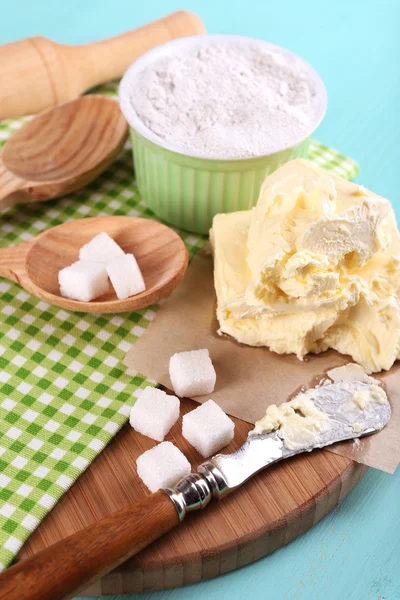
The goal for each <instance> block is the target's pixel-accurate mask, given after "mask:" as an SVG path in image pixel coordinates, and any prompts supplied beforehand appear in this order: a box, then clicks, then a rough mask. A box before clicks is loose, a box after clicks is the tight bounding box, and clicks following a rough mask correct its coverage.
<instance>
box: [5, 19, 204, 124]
mask: <svg viewBox="0 0 400 600" xmlns="http://www.w3.org/2000/svg"><path fill="white" fill-rule="evenodd" d="M204 32H205V28H204V25H203V23H202V21H201V19H200V18H199V17H198V16H197V15H195V14H194V13H192V12H189V11H186V10H180V11H178V12H175V13H172V14H171V15H168V16H167V17H164V18H162V19H159V20H158V21H154V22H153V23H149V24H148V25H144V26H143V27H139V29H134V30H133V31H128V32H127V33H124V34H122V35H118V36H116V37H113V38H109V39H107V40H102V41H100V42H94V43H91V44H82V45H79V46H65V45H63V44H57V43H56V42H52V41H51V40H48V39H47V38H45V37H42V36H36V37H32V38H27V39H25V40H21V41H19V42H12V43H11V44H5V45H4V46H0V82H1V85H0V120H1V119H7V118H11V117H19V116H21V115H26V114H33V113H37V112H40V111H42V110H45V109H46V108H50V107H52V106H56V105H57V104H61V103H62V102H67V101H68V100H73V99H74V98H76V97H77V96H80V95H81V94H82V93H83V92H85V91H86V90H88V89H90V88H92V87H94V86H96V85H99V84H101V83H105V82H106V81H110V80H111V79H116V78H118V77H121V76H122V75H123V73H124V72H125V71H126V69H127V68H128V67H129V65H130V64H131V63H133V62H134V60H136V59H137V58H138V57H139V56H140V55H141V54H143V53H144V52H147V50H150V49H151V48H153V47H154V46H158V45H159V44H163V43H164V42H168V41H169V40H172V39H175V38H180V37H186V36H189V35H198V34H201V33H204Z"/></svg>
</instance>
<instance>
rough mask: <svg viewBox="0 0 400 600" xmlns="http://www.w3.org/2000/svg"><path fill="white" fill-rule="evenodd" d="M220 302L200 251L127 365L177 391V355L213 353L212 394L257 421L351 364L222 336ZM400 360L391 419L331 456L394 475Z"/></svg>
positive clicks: (391, 385)
mask: <svg viewBox="0 0 400 600" xmlns="http://www.w3.org/2000/svg"><path fill="white" fill-rule="evenodd" d="M215 309H216V297H215V292H214V284H213V263H212V257H211V255H210V254H209V253H207V252H206V251H201V252H200V253H199V254H198V255H197V256H196V257H195V258H194V259H193V261H192V263H191V265H190V267H189V269H188V271H187V273H186V276H185V278H184V280H183V282H182V283H181V285H180V286H179V288H178V289H177V290H175V292H173V294H172V295H171V296H170V298H169V299H168V300H166V301H165V303H163V305H162V306H161V308H160V309H159V310H158V312H157V316H156V318H155V320H154V321H153V322H152V323H151V324H150V325H149V326H148V328H147V329H146V331H145V332H144V334H143V335H142V336H141V337H140V338H139V340H138V341H137V342H136V343H135V344H134V345H133V346H132V347H131V349H130V350H129V352H128V354H127V356H126V358H125V361H124V362H125V364H126V365H127V366H128V367H129V368H130V369H131V370H132V371H134V372H139V373H142V374H143V375H145V376H146V377H148V378H150V379H153V380H155V381H157V382H159V383H160V384H162V385H164V386H166V387H167V388H170V389H171V381H170V378H169V375H168V364H169V359H170V357H171V356H172V354H174V353H175V352H182V351H185V350H196V349H200V348H208V350H209V352H210V356H211V358H212V361H213V364H214V366H215V370H216V372H217V383H216V387H215V390H214V392H213V393H212V394H211V395H207V396H197V397H196V398H194V400H196V401H198V402H205V401H206V400H208V399H209V397H210V396H211V397H212V399H213V400H215V402H217V403H218V404H219V405H220V406H221V408H223V410H224V411H225V412H227V413H228V414H230V415H233V416H235V417H239V418H240V419H243V420H245V421H248V422H249V423H255V421H257V420H258V419H260V418H261V417H262V416H263V415H264V414H265V410H266V408H267V406H269V405H270V404H280V403H281V402H284V401H286V400H288V399H289V398H290V397H292V396H293V395H294V394H295V393H296V392H298V391H299V390H300V388H301V387H302V386H304V387H311V386H314V385H315V384H316V382H317V381H319V380H320V379H321V378H322V377H323V376H324V373H325V372H326V371H327V370H328V369H330V368H332V367H336V366H339V365H342V364H346V363H347V362H349V361H351V359H349V357H344V356H341V355H339V354H338V353H337V352H334V351H328V352H324V353H323V354H319V355H310V356H309V357H308V358H307V360H305V361H304V362H301V361H300V360H298V359H297V358H296V357H295V356H294V355H279V354H275V353H274V352H270V351H269V350H268V349H267V348H252V347H250V346H245V345H243V344H239V343H237V342H236V341H235V340H234V339H232V338H230V337H229V336H220V335H218V333H217V330H218V322H217V319H216V316H215ZM399 367H400V361H399V363H397V365H395V366H394V367H393V368H392V369H391V371H389V372H388V373H384V374H383V375H382V376H378V378H379V379H382V381H383V382H384V385H385V388H386V391H387V393H388V396H389V398H390V402H391V405H392V417H391V420H390V422H389V424H388V425H387V426H386V427H385V429H384V430H383V431H381V432H379V433H378V434H375V435H372V436H368V437H365V438H363V439H360V440H359V441H357V442H353V441H350V442H342V443H340V444H336V445H335V446H331V447H330V451H331V452H334V453H336V454H340V455H342V456H346V457H348V458H351V459H353V460H355V461H357V462H360V463H363V464H365V465H368V466H370V467H375V468H377V469H381V470H383V471H387V472H389V473H393V472H394V471H395V469H396V467H397V465H398V463H399V462H400V440H399V432H400V370H399Z"/></svg>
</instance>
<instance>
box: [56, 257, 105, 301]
mask: <svg viewBox="0 0 400 600" xmlns="http://www.w3.org/2000/svg"><path fill="white" fill-rule="evenodd" d="M58 283H59V284H60V292H61V295H62V296H64V297H65V298H71V299H72V300H80V301H81V302H89V301H90V300H93V299H94V298H97V297H98V296H102V295H103V294H106V293H107V292H108V277H107V271H106V269H105V267H104V265H102V264H99V263H94V262H88V261H83V260H78V261H77V262H75V263H73V264H72V265H70V266H69V267H65V269H61V271H59V273H58Z"/></svg>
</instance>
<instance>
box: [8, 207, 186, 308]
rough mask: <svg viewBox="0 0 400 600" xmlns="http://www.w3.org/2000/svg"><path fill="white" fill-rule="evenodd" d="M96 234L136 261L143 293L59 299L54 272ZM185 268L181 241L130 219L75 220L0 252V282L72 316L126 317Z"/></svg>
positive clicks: (157, 296) (158, 295)
mask: <svg viewBox="0 0 400 600" xmlns="http://www.w3.org/2000/svg"><path fill="white" fill-rule="evenodd" d="M102 231H105V232H107V233H108V234H109V235H110V236H111V237H112V238H113V239H114V240H115V241H116V242H117V244H119V245H120V246H121V248H122V249H123V250H124V252H126V253H132V254H134V256H135V257H136V259H137V261H138V264H139V267H140V269H141V271H142V274H143V277H144V280H145V283H146V290H145V291H144V292H142V293H140V294H137V295H136V296H132V297H131V298H127V299H126V300H118V298H117V296H116V294H115V292H114V290H113V289H112V287H111V284H110V287H109V291H108V293H107V294H105V295H104V296H101V297H100V298H98V299H96V300H93V301H92V302H79V301H77V300H70V299H69V298H64V297H63V296H61V294H60V288H59V285H58V272H59V271H60V270H61V269H63V268H64V267H66V266H68V265H71V264H72V263H73V262H75V261H77V260H78V259H79V249H80V248H81V247H82V246H83V245H84V244H86V243H87V242H89V241H90V240H91V239H92V238H93V237H94V236H95V235H97V234H98V233H101V232H102ZM187 265H188V253H187V250H186V248H185V245H184V243H183V241H182V239H181V238H180V237H179V235H178V234H177V233H175V232H174V231H173V230H172V229H170V228H169V227H167V226H166V225H162V224H161V223H157V222H156V221H151V220H149V219H141V218H134V217H93V218H88V219H78V220H76V221H71V222H70V223H64V224H62V225H58V226H57V227H53V228H52V229H48V230H47V231H44V232H43V233H41V234H39V235H38V236H37V237H35V238H34V239H32V240H30V241H29V242H23V243H22V244H19V245H17V246H13V247H11V248H3V249H1V250H0V276H3V277H6V278H8V279H12V280H14V281H16V282H17V283H19V284H20V285H21V286H22V287H24V288H25V289H26V290H28V291H29V292H31V293H32V294H35V295H36V296H38V297H39V298H42V299H43V300H45V301H46V302H48V303H49V304H56V305H57V306H61V307H63V308H67V309H68V310H73V311H78V312H89V313H90V312H97V313H119V312H131V311H135V310H138V309H139V308H144V307H145V306H150V305H151V304H155V303H156V302H159V301H160V300H161V299H162V298H165V297H166V296H168V295H169V294H170V293H171V292H172V291H173V290H174V289H175V288H176V287H177V285H178V284H179V283H180V281H181V280H182V278H183V276H184V274H185V271H186V269H187Z"/></svg>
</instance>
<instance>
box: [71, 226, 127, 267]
mask: <svg viewBox="0 0 400 600" xmlns="http://www.w3.org/2000/svg"><path fill="white" fill-rule="evenodd" d="M123 255H124V251H123V250H122V248H120V247H119V246H118V244H117V243H116V242H114V240H113V239H112V237H110V236H109V235H108V233H105V231H103V232H102V233H99V234H98V235H96V237H94V238H93V239H92V240H90V242H88V243H87V244H85V245H84V246H82V248H81V249H80V252H79V258H80V260H90V261H91V262H99V263H102V264H108V263H109V262H110V261H111V260H114V258H118V256H123Z"/></svg>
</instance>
